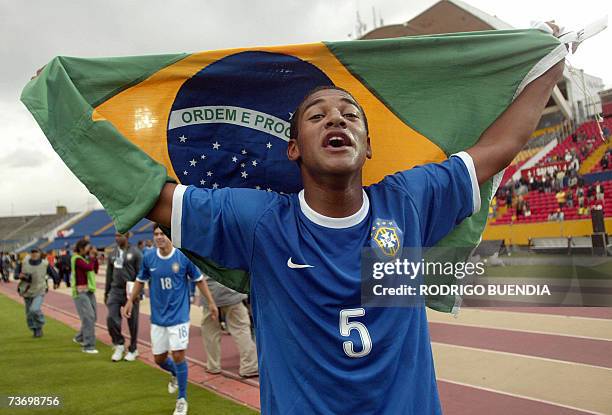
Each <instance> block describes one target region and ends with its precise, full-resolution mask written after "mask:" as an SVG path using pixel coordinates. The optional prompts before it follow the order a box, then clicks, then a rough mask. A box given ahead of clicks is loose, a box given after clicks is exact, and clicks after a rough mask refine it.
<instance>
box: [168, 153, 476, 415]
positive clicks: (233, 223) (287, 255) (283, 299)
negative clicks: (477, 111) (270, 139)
mask: <svg viewBox="0 0 612 415" xmlns="http://www.w3.org/2000/svg"><path fill="white" fill-rule="evenodd" d="M363 199H364V202H363V205H362V207H361V209H360V210H359V211H358V212H356V213H355V214H353V215H351V216H350V217H346V218H330V217H326V216H323V215H320V214H318V213H317V212H315V211H314V210H312V209H311V208H310V207H309V206H308V205H307V203H306V201H305V199H304V196H303V192H301V193H299V194H294V195H281V194H276V193H273V192H264V191H257V190H251V189H227V188H226V189H220V190H209V189H199V188H196V187H185V186H178V187H177V189H176V190H175V193H174V198H173V209H172V239H173V242H174V244H175V245H176V246H178V247H181V248H185V249H188V250H190V251H193V252H196V253H197V254H199V255H201V256H203V257H207V258H210V259H212V260H214V261H215V262H217V263H219V264H222V265H223V266H225V267H228V268H241V269H245V270H248V271H249V272H250V276H251V295H252V305H253V314H254V319H255V326H256V330H257V351H258V358H259V370H260V394H261V410H262V413H264V414H391V415H397V414H428V415H429V414H437V413H440V412H441V409H440V403H439V398H438V390H437V385H436V378H435V372H434V365H433V357H432V352H431V344H430V339H429V331H428V327H427V318H426V314H425V307H424V306H416V307H408V308H400V307H388V308H381V307H376V308H375V307H363V306H362V305H361V285H360V283H361V274H360V259H361V252H362V248H364V247H369V246H370V244H371V242H372V241H371V239H372V233H371V232H372V228H373V226H375V224H376V223H377V222H380V221H386V222H393V224H394V226H396V227H397V228H398V230H399V232H398V235H401V237H402V245H403V246H405V247H419V246H432V245H434V244H435V243H436V242H437V241H439V240H440V239H441V238H442V237H444V236H445V235H446V234H447V233H448V232H449V231H450V230H451V229H453V228H454V227H455V226H456V225H457V224H459V223H460V222H461V221H462V220H463V219H464V218H466V217H468V216H470V215H471V214H472V213H473V212H476V211H478V210H479V209H480V194H479V189H478V182H477V180H476V174H475V170H474V165H473V161H472V159H471V157H470V156H469V155H468V154H467V153H459V154H458V155H457V157H451V158H450V159H448V160H446V161H444V162H443V163H440V164H428V165H425V166H421V167H417V168H414V169H411V170H408V171H404V172H400V173H396V174H394V175H391V176H387V177H386V178H385V179H384V180H382V181H381V182H380V183H377V184H375V185H372V186H369V187H365V188H364V198H363Z"/></svg>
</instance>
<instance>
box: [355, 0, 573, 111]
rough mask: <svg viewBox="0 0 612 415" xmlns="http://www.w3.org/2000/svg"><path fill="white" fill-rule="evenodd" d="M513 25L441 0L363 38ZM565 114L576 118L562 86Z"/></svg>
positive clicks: (558, 97)
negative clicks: (405, 20) (418, 12)
mask: <svg viewBox="0 0 612 415" xmlns="http://www.w3.org/2000/svg"><path fill="white" fill-rule="evenodd" d="M508 29H514V27H512V25H510V24H508V23H506V22H504V21H503V20H501V19H499V18H498V17H496V16H492V15H490V14H488V13H486V12H484V11H482V10H480V9H477V8H476V7H473V6H470V5H469V4H467V3H465V2H463V1H460V0H440V1H438V2H436V3H434V4H433V5H432V6H431V7H429V8H428V9H426V10H425V11H423V12H421V13H420V14H419V15H417V16H416V17H413V18H412V19H410V20H408V21H407V22H405V23H401V24H393V25H387V26H381V27H378V28H375V29H374V30H371V31H370V32H368V33H366V34H365V35H363V36H362V37H361V38H360V39H363V40H366V39H386V38H393V37H402V36H418V35H434V34H440V33H456V32H477V31H481V30H508ZM552 98H553V100H554V101H555V103H556V104H557V106H558V108H559V110H560V111H561V112H562V113H563V115H564V116H565V118H567V119H573V118H574V117H573V114H572V109H571V107H570V105H569V104H568V102H567V100H566V99H565V97H564V96H563V94H562V93H561V91H560V90H559V88H558V87H555V89H554V90H553V95H552Z"/></svg>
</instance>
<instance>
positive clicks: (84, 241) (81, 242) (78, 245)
mask: <svg viewBox="0 0 612 415" xmlns="http://www.w3.org/2000/svg"><path fill="white" fill-rule="evenodd" d="M87 245H91V242H89V241H88V240H87V239H85V238H83V239H79V240H78V242H77V243H76V245H75V246H74V250H75V251H76V252H81V249H83V248H85V247H86V246H87Z"/></svg>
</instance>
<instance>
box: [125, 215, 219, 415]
mask: <svg viewBox="0 0 612 415" xmlns="http://www.w3.org/2000/svg"><path fill="white" fill-rule="evenodd" d="M153 238H154V240H155V244H156V245H157V249H155V250H148V251H146V252H145V255H144V258H143V261H142V266H141V268H140V272H139V273H138V276H137V277H136V283H135V285H134V289H133V291H132V295H131V297H130V298H129V299H128V301H127V303H126V304H125V307H124V308H123V313H124V315H125V316H126V317H130V315H131V313H132V307H133V304H134V302H136V301H138V299H139V296H140V292H141V291H142V287H143V286H144V283H145V282H148V283H149V296H150V298H151V344H152V349H153V355H154V357H155V363H157V364H158V365H159V366H160V367H161V368H163V369H165V370H167V371H168V372H170V373H171V374H172V378H171V380H170V383H169V384H168V392H169V393H174V392H176V390H177V388H178V397H177V401H176V408H175V410H174V415H184V414H186V413H187V396H186V393H187V362H186V361H185V350H186V349H187V345H188V344H189V310H190V307H189V306H190V301H189V294H190V293H189V284H190V281H189V280H192V281H194V282H195V283H196V286H197V287H198V289H199V290H200V292H201V293H202V295H203V296H204V297H205V298H206V299H207V300H208V304H209V306H208V307H209V312H210V313H211V314H212V315H213V318H214V319H217V316H218V311H217V306H216V305H215V302H214V299H213V297H212V295H211V294H210V291H209V289H208V286H207V285H206V282H204V276H203V275H202V273H201V272H200V270H199V269H198V268H197V267H196V266H195V265H194V264H193V263H192V262H191V261H189V259H187V257H185V255H183V253H182V252H180V251H179V250H177V249H175V248H174V247H173V246H172V242H171V241H170V240H169V239H168V237H166V235H164V233H163V232H162V230H161V229H160V228H159V225H157V224H155V225H154V227H153ZM169 351H170V352H172V358H169V357H168V352H169Z"/></svg>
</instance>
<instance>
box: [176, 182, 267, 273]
mask: <svg viewBox="0 0 612 415" xmlns="http://www.w3.org/2000/svg"><path fill="white" fill-rule="evenodd" d="M276 197H278V195H276V194H275V193H273V192H263V191H258V190H253V189H230V188H224V189H218V190H211V189H202V188H198V187H195V186H188V187H187V186H183V185H178V186H176V189H175V191H174V195H173V199H172V219H171V236H172V243H173V244H174V246H176V247H177V248H183V249H187V250H188V251H190V252H193V253H195V254H197V255H199V256H201V257H203V258H207V259H211V260H213V261H214V262H216V263H217V264H219V265H222V266H224V267H226V268H232V269H243V270H247V271H248V270H249V268H250V261H251V257H252V252H253V244H254V239H255V227H256V225H257V223H258V220H259V218H261V216H262V215H263V214H264V213H265V212H266V210H267V209H268V208H270V207H271V206H272V205H273V204H274V201H275V198H276Z"/></svg>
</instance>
